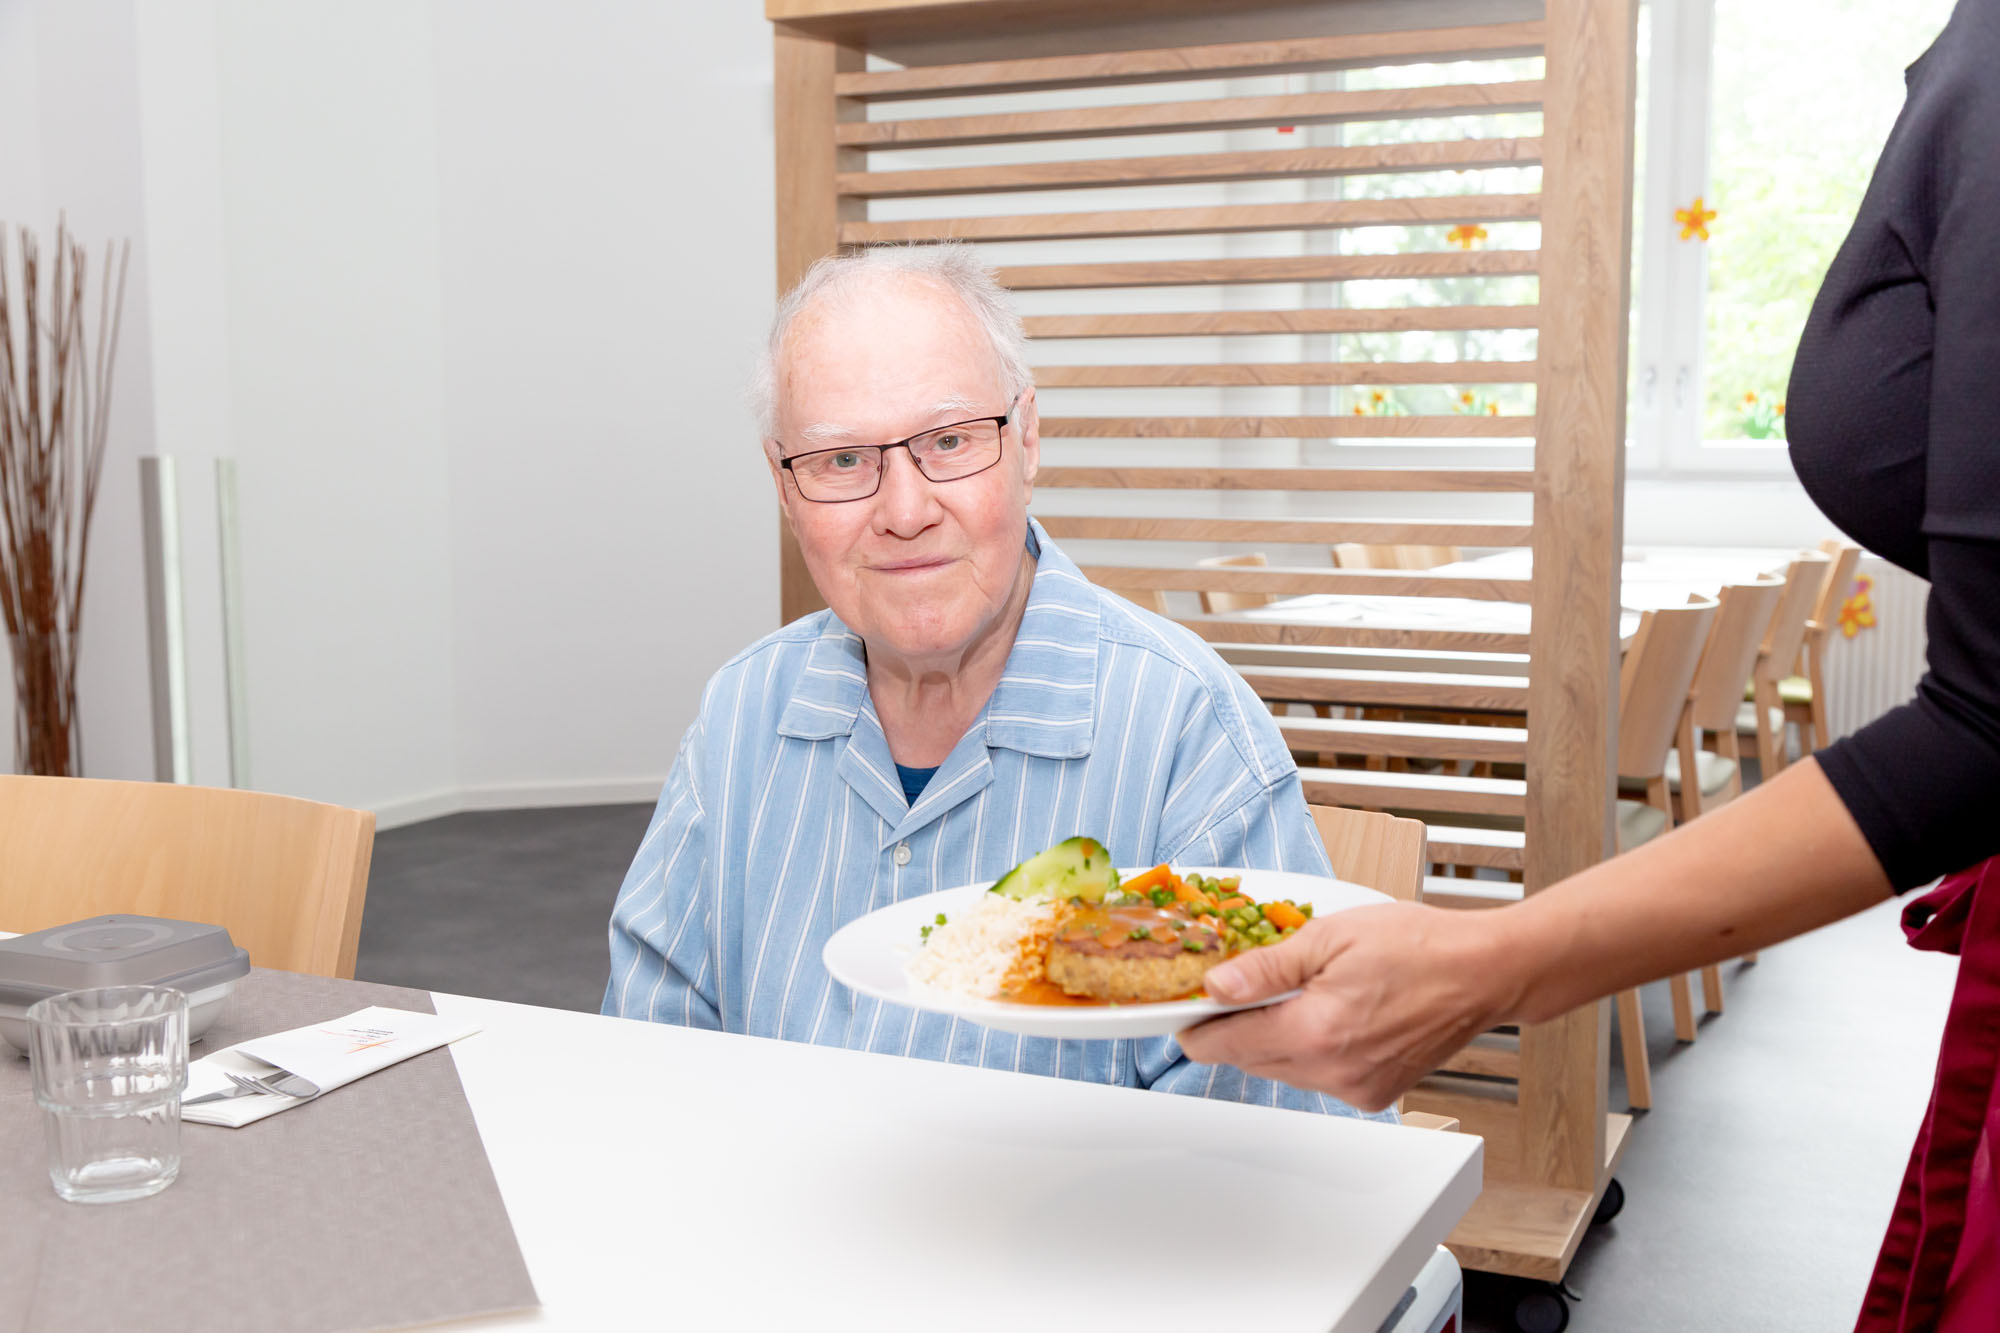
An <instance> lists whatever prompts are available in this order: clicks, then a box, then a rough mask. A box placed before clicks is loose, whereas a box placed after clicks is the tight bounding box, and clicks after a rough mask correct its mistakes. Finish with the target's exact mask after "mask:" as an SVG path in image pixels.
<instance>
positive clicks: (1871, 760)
mask: <svg viewBox="0 0 2000 1333" xmlns="http://www.w3.org/2000/svg"><path fill="white" fill-rule="evenodd" d="M1996 71H2000V0H1959V5H1958V8H1957V10H1956V12H1954V14H1953V15H1952V19H1951V22H1950V23H1949V24H1947V25H1946V27H1945V30H1944V32H1943V33H1941V34H1940V35H1939V37H1938V40H1937V42H1936V43H1935V44H1934V45H1933V46H1932V48H1931V49H1930V50H1929V51H1927V52H1926V53H1925V54H1924V56H1923V57H1922V58H1921V59H1920V60H1918V61H1917V63H1916V64H1914V65H1912V66H1911V67H1910V71H1909V75H1908V82H1909V96H1908V98H1907V100H1906V102H1905V104H1904V107H1903V113H1902V115H1901V116H1900V117H1899V118H1898V119H1897V122H1896V127H1895V129H1894V130H1893V131H1892V132H1891V133H1890V136H1889V141H1888V143H1887V144H1886V145H1885V146H1884V148H1883V151H1882V159H1881V161H1880V162H1879V163H1878V164H1877V166H1876V169H1875V176H1874V178H1873V180H1872V181H1871V182H1870V184H1869V187H1868V193H1867V196H1866V198H1864V200H1863V201H1862V205H1861V209H1860V211H1859V213H1858V214H1857V216H1856V218H1855V222H1854V227H1853V230H1852V231H1851V232H1850V233H1849V234H1848V237H1847V240H1846V242H1845V243H1844V244H1843V245H1842V247H1841V249H1840V253H1839V254H1838V255H1837V256H1836V257H1835V259H1834V262H1833V265H1832V267H1831V268H1829V270H1828V272H1827V276H1826V281H1825V283H1824V284H1823V285H1822V286H1821V288H1820V293H1819V296H1818V298H1817V300H1816V301H1815V302H1814V305H1813V311H1812V315H1811V317H1810V318H1809V320H1808V321H1807V324H1806V329H1805V333H1804V335H1803V337H1802V338H1801V340H1800V343H1799V351H1798V357H1797V359H1796V361H1795V362H1794V364H1793V368H1792V381H1791V385H1790V387H1789V389H1788V391H1787V412H1788V416H1787V421H1788V424H1789V433H1790V435H1791V439H1792V460H1793V463H1794V465H1795V466H1796V467H1797V468H1798V472H1799V477H1800V480H1801V481H1802V482H1804V484H1805V486H1806V489H1807V491H1808V492H1809V493H1810V494H1811V495H1812V497H1813V499H1814V501H1815V502H1816V503H1818V504H1819V506H1820V508H1821V509H1822V510H1824V511H1825V512H1826V514H1827V516H1828V517H1829V518H1831V519H1832V520H1833V521H1834V522H1835V523H1836V524H1838V525H1839V526H1840V527H1841V528H1842V529H1843V530H1845V531H1846V532H1848V533H1849V534H1850V535H1852V536H1853V537H1854V539H1855V540H1856V541H1859V542H1861V543H1862V544H1863V545H1864V546H1867V547H1868V548H1869V549H1870V550H1873V551H1875V552H1876V553H1877V554H1879V555H1881V556H1883V557H1884V558H1886V559H1888V560H1891V561H1893V562H1895V563H1896V564H1898V565H1900V566H1902V567H1903V568H1905V569H1908V570H1910V571H1911V572H1913V573H1915V574H1918V575H1921V576H1923V577H1926V578H1928V579H1930V580H1931V599H1930V605H1929V608H1928V610H1927V613H1926V622H1927V627H1928V633H1929V639H1930V644H1929V662H1928V666H1929V670H1928V672H1927V673H1926V675H1925V676H1924V679H1923V682H1922V684H1921V685H1920V686H1919V687H1918V690H1917V697H1916V698H1915V699H1914V700H1913V701H1912V702H1910V703H1908V704H1905V705H1904V706H1902V707H1900V708H1897V709H1894V710H1892V711H1891V712H1889V713H1887V714H1885V715H1884V716H1883V717H1881V718H1879V719H1877V720H1876V721H1875V722H1873V723H1871V724H1870V725H1868V726H1867V727H1864V728H1863V729H1862V730H1860V731H1858V732H1856V733H1855V734H1854V735H1852V736H1849V737H1847V738H1846V739H1844V740H1842V741H1840V742H1838V743H1836V744H1835V745H1833V746H1831V747H1829V748H1828V749H1826V750H1824V751H1822V752H1821V754H1820V757H1819V759H1820V764H1821V766H1822V768H1824V769H1825V771H1826V774H1827V776H1828V778H1829V780H1830V781H1831V782H1832V783H1833V786H1834V789H1835V790H1836V791H1837V792H1838V793H1839V794H1840V798H1841V800H1842V801H1843V802H1844V803H1845V804H1846V806H1847V808H1848V810H1849V811H1850V812H1851V813H1852V814H1853V816H1854V818H1855V821H1856V822H1857V823H1858V824H1859V825H1860V826H1861V831H1862V833H1863V834H1864V835H1865V836H1866V837H1867V839H1868V843H1869V846H1870V847H1871V848H1872V849H1873V850H1874V852H1875V854H1876V857H1877V858H1878V859H1879V860H1880V861H1881V863H1882V867H1883V869H1884V870H1885V871H1886V872H1887V873H1888V875H1889V878H1890V881H1891V882H1892V883H1893V884H1894V885H1895V886H1896V887H1897V889H1899V890H1902V889H1909V888H1912V887H1915V886H1917V885H1919V884H1923V883H1926V882H1928V881H1929V880H1931V879H1933V878H1935V877H1936V876H1938V875H1939V874H1943V873H1948V872H1950V871H1953V870H1958V869H1962V868H1964V867H1965V866H1968V865H1971V864H1973V863H1976V862H1978V861H1980V860H1983V859H1984V858H1986V857H1988V856H1992V855H1995V854H2000V72H1996Z"/></svg>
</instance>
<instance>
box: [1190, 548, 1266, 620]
mask: <svg viewBox="0 0 2000 1333" xmlns="http://www.w3.org/2000/svg"><path fill="white" fill-rule="evenodd" d="M1270 563H1271V562H1270V561H1269V560H1268V559H1266V558H1265V556H1264V553H1263V552H1262V551H1251V552H1248V553H1247V554H1244V555H1212V556H1210V557H1208V559H1206V560H1203V561H1201V562H1200V564H1201V567H1202V568H1203V569H1261V568H1263V567H1264V566H1266V565H1268V564H1270ZM1270 602H1271V594H1270V593H1266V592H1209V591H1207V590H1203V592H1202V594H1201V609H1202V610H1204V611H1206V612H1208V613H1209V614H1210V615H1216V614H1220V613H1223V612H1229V611H1248V610H1250V609H1251V608H1252V607H1258V606H1267V605H1269V604H1270Z"/></svg>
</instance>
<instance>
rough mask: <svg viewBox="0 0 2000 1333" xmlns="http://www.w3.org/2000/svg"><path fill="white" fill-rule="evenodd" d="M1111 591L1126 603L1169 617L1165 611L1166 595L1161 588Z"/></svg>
mask: <svg viewBox="0 0 2000 1333" xmlns="http://www.w3.org/2000/svg"><path fill="white" fill-rule="evenodd" d="M1111 591H1113V592H1115V593H1117V594H1118V595H1119V596H1120V597H1123V598H1124V599H1125V600H1126V601H1128V602H1132V603H1134V604H1135V605H1138V606H1143V607H1145V608H1146V609H1147V610H1148V611H1151V612H1153V613H1155V614H1156V615H1162V616H1165V615H1171V614H1173V613H1172V612H1170V611H1168V610H1167V594H1166V591H1165V590H1164V589H1162V588H1116V587H1114V588H1112V589H1111Z"/></svg>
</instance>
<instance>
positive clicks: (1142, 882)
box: [1106, 865, 1312, 953]
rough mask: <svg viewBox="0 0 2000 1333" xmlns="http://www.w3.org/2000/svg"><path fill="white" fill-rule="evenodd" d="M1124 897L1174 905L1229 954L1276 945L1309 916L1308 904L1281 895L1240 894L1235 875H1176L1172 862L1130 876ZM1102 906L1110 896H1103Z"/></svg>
mask: <svg viewBox="0 0 2000 1333" xmlns="http://www.w3.org/2000/svg"><path fill="white" fill-rule="evenodd" d="M1119 893H1120V894H1121V895H1122V896H1123V897H1124V899H1125V900H1126V901H1130V902H1140V901H1144V902H1150V903H1152V904H1153V905H1154V906H1155V907H1172V906H1175V905H1177V904H1178V905H1179V906H1180V908H1181V910H1182V911H1184V912H1186V913H1187V914H1188V916H1189V917H1190V918H1191V919H1192V920H1194V921H1195V922H1196V923H1198V924H1200V925H1204V926H1207V927H1209V928H1210V929H1211V930H1213V931H1215V933H1216V934H1218V935H1220V936H1221V937H1222V944H1223V948H1224V949H1226V950H1227V951H1228V952H1230V953H1239V952H1241V951H1242V950H1244V949H1254V948H1256V947H1257V946H1258V945H1260V944H1275V943H1277V942H1278V941H1279V940H1281V939H1284V938H1285V937H1286V936H1288V935H1290V934H1291V933H1292V932H1293V931H1295V930H1297V929H1298V928H1299V927H1300V926H1303V925H1304V924H1305V923H1306V922H1307V921H1308V920H1310V919H1311V918H1312V904H1311V903H1306V904H1304V905H1303V906H1301V905H1299V904H1297V903H1293V902H1289V901H1287V900H1285V899H1282V898H1278V899H1273V900H1272V901H1270V902H1267V903H1260V902H1258V901H1256V900H1255V899H1253V898H1252V897H1250V895H1249V894H1247V893H1245V892H1243V881H1242V879H1241V878H1240V877H1238V876H1235V875H1230V876H1227V877H1225V878H1221V879H1216V878H1213V877H1211V876H1207V875H1197V874H1190V875H1187V876H1185V877H1183V876H1181V875H1179V874H1176V873H1175V871H1174V869H1173V867H1172V866H1168V865H1157V866H1154V867H1153V868H1152V869H1151V870H1148V871H1146V872H1145V873H1144V874H1142V875H1134V876H1133V877H1132V878H1131V879H1128V880H1126V881H1125V882H1124V884H1122V885H1120V886H1119ZM1106 903H1107V905H1111V904H1110V900H1109V899H1108V898H1107V899H1106Z"/></svg>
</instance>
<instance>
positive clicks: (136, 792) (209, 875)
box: [0, 776, 375, 977]
mask: <svg viewBox="0 0 2000 1333" xmlns="http://www.w3.org/2000/svg"><path fill="white" fill-rule="evenodd" d="M374 847H375V816H374V815H373V814H370V813H369V812H367V811H365V810H348V809H344V808H342V807H341V806H337V805H321V804H319V803H318V802H316V801H301V800H297V799H294V798H293V797H289V796H271V795H266V794H264V793H262V792H248V791H225V790H220V789H216V788H211V787H180V786H174V785H172V784H168V783H157V782H106V781H100V780H95V779H88V778H36V777H12V776H0V929H6V930H11V931H17V932H21V933H26V932H28V931H34V930H44V929H46V928H48V927H50V926H59V925H63V924H65V923H67V922H70V921H79V920H83V919H84V918H87V917H93V916H101V915H104V914H107V913H111V912H130V913H134V914H137V915H143V916H163V917H174V918H177V919H179V920H183V921H201V922H206V923H210V924H214V925H219V926H225V927H227V928H228V930H229V935H230V938H231V939H233V940H235V942H236V943H237V944H239V945H241V946H242V947H243V948H245V949H247V950H248V951H249V953H250V961H251V963H253V964H254V965H256V966H258V967H270V968H278V969H281V970H283V971H287V972H309V973H312V974H313V975H315V976H323V977H352V976H353V975H354V956H355V951H356V950H357V949H358V948H359V947H360V943H361V905H362V901H363V899H364V898H365V896H366V894H367V887H368V862H369V858H370V857H371V855H372V854H373V851H374Z"/></svg>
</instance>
